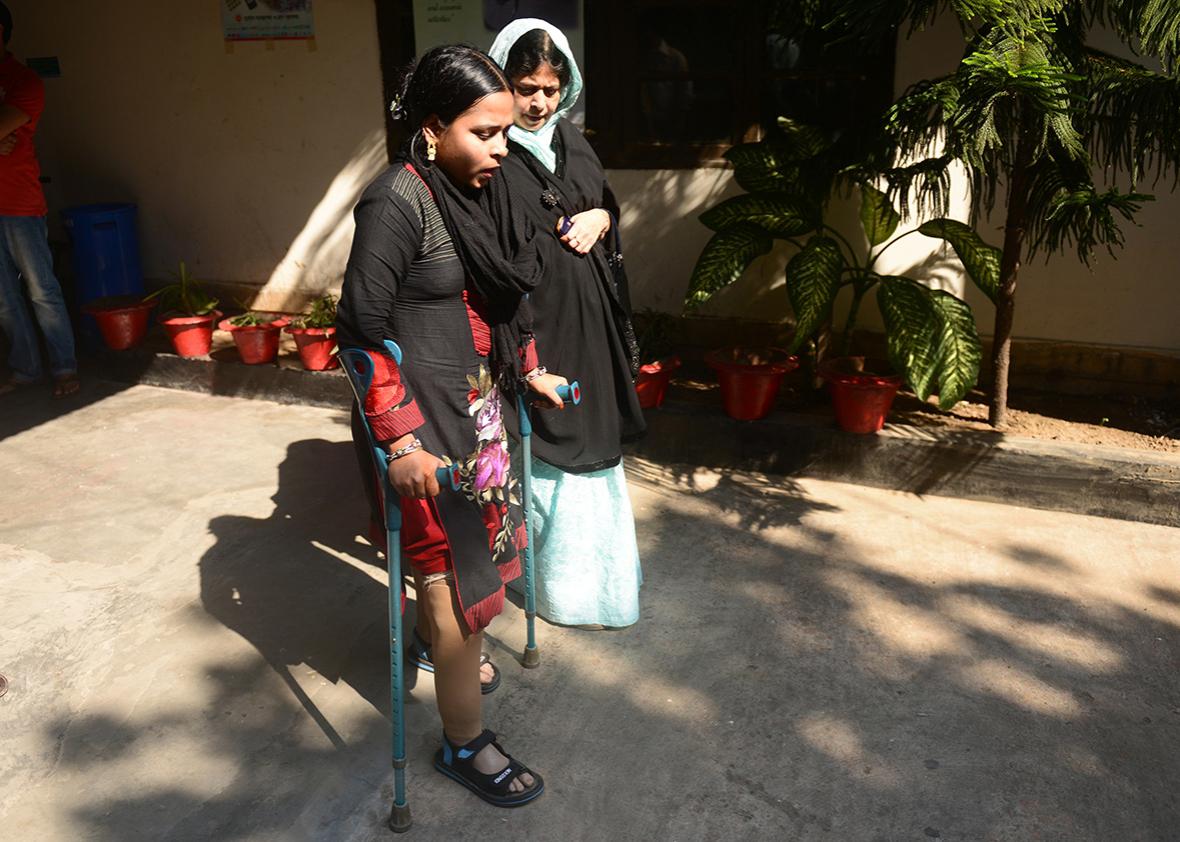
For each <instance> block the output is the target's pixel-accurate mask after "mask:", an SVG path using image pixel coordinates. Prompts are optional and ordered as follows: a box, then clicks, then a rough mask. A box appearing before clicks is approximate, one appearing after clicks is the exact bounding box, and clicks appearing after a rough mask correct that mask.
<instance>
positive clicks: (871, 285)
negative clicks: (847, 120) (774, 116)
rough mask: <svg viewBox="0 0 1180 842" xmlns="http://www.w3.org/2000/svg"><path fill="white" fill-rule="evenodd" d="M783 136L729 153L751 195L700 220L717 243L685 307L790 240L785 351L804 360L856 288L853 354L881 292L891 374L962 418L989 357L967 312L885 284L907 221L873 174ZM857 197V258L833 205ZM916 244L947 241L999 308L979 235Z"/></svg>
mask: <svg viewBox="0 0 1180 842" xmlns="http://www.w3.org/2000/svg"><path fill="white" fill-rule="evenodd" d="M779 129H780V131H779V132H778V133H777V134H776V135H775V136H774V137H773V138H772V139H768V140H765V141H761V142H759V143H748V144H742V145H739V146H735V147H733V148H732V149H731V150H730V151H729V152H728V153H727V156H726V157H727V158H728V159H729V161H730V162H731V163H732V164H733V166H734V173H735V176H736V180H737V182H738V184H739V185H740V186H741V187H742V188H744V189H745V190H746V191H747V192H745V193H744V194H742V195H739V196H735V197H733V198H730V199H726V200H725V201H723V202H721V203H720V204H718V205H716V206H715V207H713V208H710V209H709V210H707V211H705V212H704V213H703V214H701V222H702V223H704V224H705V225H706V226H708V227H709V228H711V229H713V231H714V232H715V233H714V234H713V236H712V238H711V239H710V240H709V242H708V243H707V244H706V246H705V248H704V250H703V251H702V252H701V255H700V257H699V258H698V260H697V265H696V268H695V269H694V270H693V274H692V279H691V281H690V283H689V289H688V293H687V296H686V300H685V306H686V307H687V308H688V309H693V308H695V307H699V306H700V305H701V304H703V303H704V302H706V301H708V300H709V299H710V298H711V297H712V296H713V295H714V294H715V293H717V292H718V291H719V290H720V289H722V288H724V287H726V286H728V285H729V284H731V283H733V282H734V281H736V280H737V279H738V278H739V277H740V276H741V275H742V273H743V272H744V271H745V270H746V268H747V267H748V266H749V265H750V264H751V263H752V262H753V261H754V260H756V259H757V258H759V257H761V256H763V255H765V254H767V253H768V252H769V251H770V250H771V247H772V245H773V243H774V241H775V240H784V241H786V242H788V243H790V244H791V245H793V246H794V247H795V248H796V249H797V251H796V253H795V254H794V255H793V256H792V257H791V259H790V260H789V262H788V263H787V268H786V292H787V296H788V298H789V299H790V302H791V307H792V308H793V310H794V313H795V320H796V324H795V336H794V340H793V342H792V344H791V346H790V348H789V350H791V351H792V352H794V351H796V350H798V349H799V348H801V347H802V346H803V345H804V344H805V343H807V342H808V341H810V340H813V339H815V338H816V336H817V335H818V334H819V333H820V332H821V331H823V330H826V329H828V328H829V326H831V325H832V321H833V308H834V306H835V303H836V300H837V296H838V295H839V293H840V292H841V291H842V290H844V289H845V288H848V289H849V290H850V292H851V298H850V301H849V305H848V311H847V314H846V315H845V318H844V321H843V325H842V326H841V327H840V328H839V330H838V335H839V337H840V339H839V345H838V352H839V353H840V354H845V355H846V354H848V353H850V352H851V350H852V340H853V331H854V329H855V327H856V323H857V316H858V314H859V312H860V307H861V305H862V304H863V302H864V300H865V298H866V296H868V295H869V293H870V292H876V300H877V303H878V305H879V307H880V309H881V314H882V317H883V320H884V323H885V333H886V342H887V347H888V353H889V359H890V362H891V363H892V365H893V366H894V367H895V368H896V369H897V371H898V373H899V374H901V375H902V376H903V377H904V378H905V381H906V383H907V384H908V385H909V387H910V388H911V389H913V391H914V393H915V394H916V395H918V397H920V398H922V399H923V400H925V399H926V398H927V397H929V396H930V395H932V394H937V395H938V399H939V405H940V406H942V407H943V408H944V409H949V408H950V407H952V406H954V405H955V404H956V403H958V402H959V401H960V400H961V399H962V398H963V396H964V395H966V394H967V393H968V392H969V391H970V390H971V389H972V388H973V387H974V386H975V383H976V381H977V380H978V378H979V364H980V358H981V356H982V352H981V348H980V343H979V335H978V333H977V331H976V328H975V317H974V316H973V314H972V312H971V308H970V307H969V306H968V305H967V303H966V302H964V301H963V300H962V299H960V298H958V297H956V296H954V295H952V294H951V293H949V292H946V291H945V290H941V289H935V288H933V287H931V286H928V285H927V284H925V283H922V282H921V281H920V280H915V279H913V278H907V277H902V276H898V275H888V274H882V273H881V272H879V271H878V270H877V266H878V263H879V261H880V259H881V256H882V255H883V254H885V252H887V251H888V250H889V248H891V247H892V245H893V244H894V243H896V242H898V241H899V240H900V239H901V237H897V236H895V235H896V233H897V229H898V227H899V225H900V223H901V216H900V215H899V214H898V212H897V210H896V209H895V208H894V206H893V204H892V203H891V202H890V201H889V199H888V197H887V196H886V194H885V193H884V192H882V191H881V190H879V189H877V187H876V186H875V184H874V181H875V180H876V179H875V178H874V176H873V173H872V170H871V168H869V167H866V166H865V165H864V164H863V163H862V162H857V161H856V160H855V155H853V154H852V153H851V152H850V150H849V149H848V148H847V146H845V145H842V144H841V143H833V142H831V141H830V140H829V139H828V138H827V137H826V136H825V135H824V134H823V133H822V132H820V131H819V130H817V129H814V128H811V127H808V126H801V125H799V124H797V123H794V122H792V121H790V120H786V119H780V120H779ZM855 191H859V194H860V227H861V229H862V231H863V237H864V240H865V241H867V242H866V243H862V245H861V247H860V248H858V247H856V246H855V245H854V244H853V243H852V242H851V241H850V240H849V238H848V237H846V236H845V234H844V233H842V232H841V231H839V230H837V229H836V228H835V227H833V226H832V225H831V224H830V223H829V221H828V218H829V213H828V208H829V204H830V202H831V200H832V199H833V198H834V197H836V196H840V195H845V196H851V195H852V194H853V193H854V192H855ZM910 234H921V235H925V236H928V237H937V238H941V239H944V240H946V241H947V242H948V243H950V245H951V246H952V247H953V248H954V249H955V251H956V253H957V254H958V255H959V257H960V258H961V259H962V261H963V265H964V266H965V267H966V270H967V273H968V275H970V277H971V279H972V280H973V281H974V282H975V283H976V284H977V285H978V286H979V287H980V288H981V289H983V290H984V292H986V293H987V294H988V295H989V296H992V297H994V295H995V290H996V288H997V287H998V284H999V267H1000V261H999V250H998V249H995V248H993V247H991V246H988V245H987V244H985V243H984V242H983V241H982V240H980V238H979V237H978V235H977V234H976V233H975V232H974V231H973V230H972V229H971V228H969V227H968V226H967V225H964V224H963V223H961V222H957V221H955V220H951V219H933V220H930V221H928V222H925V223H924V224H922V225H921V226H919V227H918V228H917V229H916V230H915V231H910V232H907V233H906V234H903V235H902V236H903V237H904V236H909V235H910ZM866 245H867V247H866Z"/></svg>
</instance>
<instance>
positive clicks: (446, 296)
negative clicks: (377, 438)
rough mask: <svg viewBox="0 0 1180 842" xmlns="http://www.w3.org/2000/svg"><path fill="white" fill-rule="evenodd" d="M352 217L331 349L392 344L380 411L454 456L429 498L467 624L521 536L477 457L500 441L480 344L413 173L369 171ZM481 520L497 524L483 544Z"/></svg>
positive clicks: (431, 206)
mask: <svg viewBox="0 0 1180 842" xmlns="http://www.w3.org/2000/svg"><path fill="white" fill-rule="evenodd" d="M355 216H356V235H355V237H354V239H353V246H352V252H351V254H350V255H349V259H348V267H347V269H346V270H345V275H344V285H343V289H342V291H341V296H340V305H339V308H338V315H337V328H338V330H339V336H338V338H339V341H340V344H341V346H342V347H344V346H354V347H361V348H367V349H381V348H382V347H383V346H382V343H383V341H384V340H385V339H386V338H389V339H393V340H394V341H396V342H397V343H398V345H399V346H400V347H401V349H402V353H403V355H404V356H403V362H402V365H401V367H400V371H399V372H398V374H399V375H400V380H401V384H402V386H404V387H405V394H404V397H402V398H401V400H400V401H399V402H398V406H396V407H394V408H393V409H392V410H390V412H391V413H392V414H394V415H396V414H397V413H398V412H402V413H407V414H408V415H412V416H413V417H414V418H416V419H417V421H418V423H420V424H421V426H416V428H415V429H414V433H415V434H416V435H417V436H418V437H419V438H420V439H421V440H422V444H423V446H424V448H425V449H426V450H427V451H429V452H430V453H433V454H435V455H436V456H440V457H448V458H450V459H452V460H454V461H455V462H456V463H458V464H459V466H460V472H461V474H462V476H463V480H462V484H463V487H462V488H461V489H460V492H458V493H456V492H452V491H450V490H444V491H443V492H442V493H441V494H440V495H439V496H438V497H437V498H435V503H436V506H437V515H438V520H439V521H441V525H442V527H443V529H444V531H445V533H446V538H447V543H448V544H449V545H450V548H451V553H450V555H451V560H452V563H453V566H454V571H455V578H456V583H457V587H456V590H457V591H458V595H459V602H460V605H461V606H462V608H463V611H464V614H465V616H466V617H467V620H468V625H469V626H470V627H471V628H472V630H474V631H478V630H479V629H480V628H483V627H484V626H485V625H487V622H489V621H490V620H491V618H492V617H494V616H495V615H496V614H497V613H499V611H500V608H501V607H502V605H503V589H502V585H503V583H504V582H507V581H510V580H511V579H513V578H516V576H518V575H519V562H518V558H517V548H518V547H523V545H524V533H523V527H522V525H521V524H522V519H521V511H520V506H519V502H518V499H519V493H518V491H517V487H516V482H515V480H514V479H513V478H512V477H511V475H510V474H506V475H505V477H506V479H505V480H504V481H503V483H502V484H496V483H492V484H489V483H488V482H487V480H486V474H487V469H488V467H489V460H488V457H489V456H495V455H498V454H497V453H493V452H492V451H487V450H486V449H487V448H488V446H489V445H490V444H496V443H500V442H503V443H504V444H505V446H506V439H505V436H504V431H503V425H502V423H500V418H501V415H500V413H499V410H498V408H497V406H496V404H497V403H498V396H497V391H496V390H495V389H494V387H493V383H492V378H491V377H490V375H489V372H488V357H487V353H488V348H487V347H486V342H485V343H483V344H484V347H482V348H477V342H476V337H475V335H474V333H473V327H472V321H471V317H470V316H469V312H468V307H467V304H466V301H465V290H466V288H467V284H466V278H465V275H464V272H463V267H462V265H461V264H460V261H459V258H458V256H457V255H456V253H455V248H454V244H453V242H452V241H451V238H450V235H449V234H448V233H447V229H446V227H445V225H444V224H443V221H442V217H441V216H440V214H439V210H438V207H437V205H436V204H435V203H434V199H433V198H432V196H431V194H430V191H429V190H428V188H427V187H426V185H425V184H424V183H423V182H422V180H421V179H420V178H419V177H418V176H417V175H416V174H415V173H414V172H413V171H411V170H409V169H407V168H406V166H405V165H404V164H396V165H394V166H393V167H391V168H390V169H388V170H386V171H385V172H384V173H382V174H381V175H380V176H378V177H377V179H376V180H374V181H373V183H372V184H370V185H369V187H368V188H367V189H366V190H365V192H364V194H363V195H362V196H361V200H360V202H359V204H358V205H357V208H356V212H355ZM367 414H368V413H367ZM419 414H420V417H419ZM370 421H371V422H372V421H373V419H370ZM375 429H376V428H375ZM481 431H482V433H483V434H484V435H483V438H482V439H481V436H480V434H481ZM400 433H401V430H400V428H399V434H400ZM505 454H506V447H505ZM481 457H482V458H481ZM489 521H491V522H493V524H494V525H496V526H498V534H497V535H496V536H495V543H494V546H492V547H491V548H489V530H488V526H487V524H488V522H489Z"/></svg>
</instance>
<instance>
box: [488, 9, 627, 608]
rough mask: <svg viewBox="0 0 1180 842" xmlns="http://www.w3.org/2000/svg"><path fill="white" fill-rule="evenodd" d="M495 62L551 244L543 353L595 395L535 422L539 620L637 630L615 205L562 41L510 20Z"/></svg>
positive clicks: (525, 191) (538, 323)
mask: <svg viewBox="0 0 1180 842" xmlns="http://www.w3.org/2000/svg"><path fill="white" fill-rule="evenodd" d="M490 55H491V57H492V58H493V59H495V61H496V62H497V63H498V64H499V65H500V66H501V68H502V69H503V70H504V72H505V75H506V76H507V77H508V81H509V82H511V83H512V86H513V90H514V101H515V102H514V122H515V125H513V126H512V128H511V129H509V131H508V140H509V143H508V147H509V149H510V150H511V154H510V155H509V156H508V157H507V158H506V159H505V161H504V170H503V173H502V177H503V178H504V181H505V184H506V186H507V189H508V193H509V195H510V196H511V199H512V202H513V205H514V206H515V207H517V208H519V211H520V212H522V213H524V214H525V215H527V217H528V218H529V220H530V221H531V222H532V223H533V224H534V225H535V226H536V227H537V228H538V229H540V230H541V231H543V232H545V235H544V236H541V237H538V248H540V249H541V251H542V253H543V262H544V266H545V271H544V273H543V277H542V280H541V283H540V284H539V285H538V286H537V289H536V290H535V291H534V292H533V293H532V295H530V296H529V303H530V309H531V312H532V316H533V321H534V325H535V331H536V336H537V342H538V344H539V345H540V346H541V347H542V348H543V349H545V360H546V362H547V363H548V364H549V365H550V366H551V367H552V368H554V369H556V370H559V371H564V372H566V373H571V374H572V375H576V376H577V378H578V380H579V382H580V383H581V385H582V389H583V390H584V391H585V393H586V395H587V401H586V403H585V404H583V405H582V406H581V407H579V408H578V410H577V411H576V412H562V413H552V412H550V413H534V417H533V419H532V442H531V444H532V455H533V459H532V464H531V469H532V470H531V479H532V482H531V497H532V500H531V501H530V502H531V509H530V525H531V527H532V536H533V541H534V544H533V547H532V554H533V561H534V566H535V579H536V587H535V589H536V606H537V613H538V614H539V615H540V616H542V617H544V618H545V619H546V620H549V621H550V622H554V623H561V624H563V625H570V626H579V627H583V628H604V627H614V628H617V627H620V626H629V625H631V624H632V623H634V622H635V621H636V620H638V619H639V586H640V585H641V584H642V582H643V575H642V572H641V569H640V564H639V550H638V545H637V543H636V538H635V520H634V517H633V515H632V512H631V500H630V498H629V497H628V494H627V480H626V476H625V475H624V473H623V466H622V443H623V442H625V441H630V440H633V439H636V438H638V437H639V436H640V435H642V434H643V432H644V431H645V429H646V425H645V423H644V420H643V410H642V409H640V407H639V398H638V396H637V395H636V393H635V388H634V384H633V377H634V375H635V372H636V368H637V366H638V362H639V361H638V348H637V346H636V343H635V334H634V331H633V330H632V328H631V319H630V310H631V305H630V300H629V297H628V292H627V277H626V273H625V272H624V269H623V260H622V246H621V244H620V239H619V231H618V228H619V211H618V206H617V203H616V202H615V199H614V195H613V194H612V192H611V189H610V186H609V185H608V184H607V182H606V174H605V172H604V171H603V169H602V164H601V163H600V162H599V160H598V156H596V155H595V154H594V150H592V149H591V148H590V144H589V143H587V142H586V139H585V138H584V137H583V136H582V132H581V131H580V130H579V129H578V128H577V127H575V126H573V125H571V124H570V122H569V121H568V120H566V119H565V117H566V115H567V114H568V113H569V111H570V109H572V108H573V107H574V104H575V103H576V102H577V100H578V97H579V95H580V94H581V90H582V78H581V75H580V74H579V72H578V66H577V64H576V63H575V61H574V57H573V54H572V52H571V51H570V47H569V44H568V42H567V41H566V38H565V36H564V35H563V34H562V33H561V30H559V29H557V28H556V27H554V26H553V25H551V24H549V23H546V22H545V21H543V20H538V19H536V18H522V19H520V20H515V21H513V22H512V23H510V24H508V26H506V27H505V28H504V29H503V30H502V31H501V32H500V34H499V35H498V36H497V37H496V40H495V43H494V44H492V48H491V50H490ZM518 586H519V583H514V584H513V585H512V587H514V588H515V587H518Z"/></svg>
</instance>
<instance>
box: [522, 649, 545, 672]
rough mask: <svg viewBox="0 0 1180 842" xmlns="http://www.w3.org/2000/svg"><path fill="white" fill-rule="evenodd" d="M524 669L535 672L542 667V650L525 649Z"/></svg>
mask: <svg viewBox="0 0 1180 842" xmlns="http://www.w3.org/2000/svg"><path fill="white" fill-rule="evenodd" d="M523 663H524V668H525V669H530V670H535V669H536V668H537V667H539V666H541V650H540V649H538V648H537V647H536V646H534V647H533V648H532V649H529V648H528V647H527V646H526V647H525V649H524V662H523Z"/></svg>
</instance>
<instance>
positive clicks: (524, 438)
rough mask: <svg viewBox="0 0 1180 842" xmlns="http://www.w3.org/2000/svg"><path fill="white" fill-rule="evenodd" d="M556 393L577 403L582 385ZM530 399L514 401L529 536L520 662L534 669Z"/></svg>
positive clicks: (561, 388) (538, 656)
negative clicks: (525, 629)
mask: <svg viewBox="0 0 1180 842" xmlns="http://www.w3.org/2000/svg"><path fill="white" fill-rule="evenodd" d="M557 396H558V397H559V398H561V399H562V400H563V401H568V402H569V403H572V404H573V405H574V406H577V405H578V404H580V403H581V402H582V387H581V386H580V385H578V381H576V380H575V381H574V382H573V383H570V384H569V385H568V386H566V385H562V386H558V387H557ZM529 403H530V401H529V400H528V399H527V398H526V397H525V393H524V392H523V391H522V393H521V394H520V395H519V396H518V398H517V402H516V409H517V414H518V415H519V416H520V444H521V448H520V451H521V458H522V461H523V462H524V476H523V477H522V478H521V494H522V495H524V496H523V498H522V499H523V501H524V505H523V506H522V507H521V511H522V513H523V515H524V528H525V534H526V535H527V536H528V546H526V547H525V548H524V617H525V623H526V624H527V625H528V640H527V642H526V643H525V647H524V661H523V662H522V663H523V664H524V666H525V667H527V668H528V669H535V668H537V667H539V666H541V650H540V649H538V648H537V580H536V572H535V568H534V567H533V515H532V508H533V496H532V495H533V443H532V438H533V424H532V422H531V421H530V420H529Z"/></svg>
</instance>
